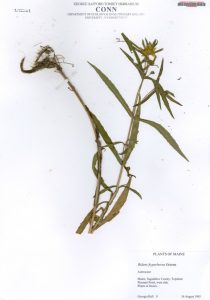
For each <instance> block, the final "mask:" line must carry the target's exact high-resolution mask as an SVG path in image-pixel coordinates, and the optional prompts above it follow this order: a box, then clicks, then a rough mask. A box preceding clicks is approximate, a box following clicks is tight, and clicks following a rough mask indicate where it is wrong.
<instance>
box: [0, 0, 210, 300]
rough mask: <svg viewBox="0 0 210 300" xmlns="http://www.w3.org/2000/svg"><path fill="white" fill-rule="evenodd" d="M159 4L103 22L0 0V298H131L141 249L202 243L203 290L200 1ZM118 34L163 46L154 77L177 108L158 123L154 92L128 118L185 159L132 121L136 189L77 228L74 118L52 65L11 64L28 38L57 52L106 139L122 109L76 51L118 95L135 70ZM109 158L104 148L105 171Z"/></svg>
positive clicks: (88, 196)
mask: <svg viewBox="0 0 210 300" xmlns="http://www.w3.org/2000/svg"><path fill="white" fill-rule="evenodd" d="M165 2H166V1H163V0H162V1H158V2H157V1H146V0H145V1H140V6H139V8H138V10H139V11H140V12H142V13H144V15H143V16H141V17H138V18H129V19H127V20H117V21H116V20H99V21H94V20H85V19H82V18H73V17H69V16H67V13H68V12H70V11H72V10H73V3H72V1H70V2H69V1H64V0H63V1H53V2H50V1H45V2H44V3H43V1H30V2H29V1H10V2H8V3H7V5H5V3H3V2H1V21H0V22H1V24H0V28H1V29H0V38H1V60H0V82H1V85H0V93H1V100H0V105H1V106H0V299H4V300H13V299H14V300H23V299H24V300H25V299H30V300H35V299H40V300H44V299H51V300H55V299H62V300H67V299H75V300H76V299H77V300H133V299H136V273H135V272H136V264H137V263H138V261H139V260H141V259H142V257H144V255H143V253H144V251H168V250H170V251H173V250H174V251H186V253H187V251H195V252H196V251H197V252H199V253H201V252H202V253H203V256H202V257H203V261H204V262H205V263H201V265H200V270H199V272H201V273H202V274H203V276H202V277H201V282H199V283H198V289H199V292H202V293H203V299H209V298H208V290H207V287H208V278H209V277H208V276H209V273H208V251H209V248H208V245H209V110H210V100H209V96H210V93H209V78H210V77H209V76H210V56H209V46H210V38H209V36H210V11H209V7H208V6H207V7H206V8H193V9H192V8H182V7H177V3H176V2H175V1H167V3H165ZM15 8H30V9H31V13H28V14H27V13H22V14H21V13H19V14H18V13H14V9H15ZM121 32H124V33H125V34H127V35H128V36H129V37H130V38H131V39H133V40H135V41H137V42H138V40H139V41H140V40H141V39H142V38H144V37H147V38H149V39H150V40H153V39H158V40H159V45H160V47H164V52H162V53H163V55H164V58H165V75H163V81H162V82H163V84H164V86H166V87H167V88H168V89H169V90H172V91H174V92H175V94H176V97H177V99H178V100H179V101H181V102H182V103H183V105H184V106H183V107H181V108H180V107H176V106H173V111H174V114H175V120H172V119H171V118H170V116H169V115H168V114H167V112H166V110H165V109H164V110H163V111H162V112H159V110H158V105H157V102H156V101H155V100H154V101H153V102H152V103H150V104H145V107H144V110H143V112H142V116H143V117H145V118H148V119H152V120H155V121H157V122H160V123H161V124H163V125H164V126H165V127H166V128H167V129H168V130H169V131H170V132H171V133H172V135H173V136H174V138H175V139H176V140H177V141H178V143H179V144H180V146H181V148H182V149H183V151H184V152H185V153H186V155H187V156H188V157H189V159H190V163H187V162H186V161H184V160H183V159H182V158H181V157H179V156H178V155H177V153H175V152H174V151H173V149H172V148H170V146H169V145H168V144H167V143H166V142H165V141H164V140H163V139H162V137H161V136H160V135H159V134H158V133H157V132H156V131H154V130H153V129H152V128H150V127H148V126H146V125H142V128H141V132H140V142H139V144H138V145H137V147H136V149H135V151H134V153H133V156H132V157H131V160H130V164H131V167H132V169H133V172H134V174H136V176H137V178H136V179H135V180H134V182H133V185H134V187H135V188H137V189H138V190H140V192H141V193H142V195H143V200H142V201H140V200H139V199H138V198H137V197H136V196H135V195H133V194H130V195H129V201H127V203H126V207H124V208H123V209H122V211H121V213H120V215H119V216H118V217H117V218H116V219H115V220H113V221H112V222H111V223H110V224H106V225H105V226H103V227H102V228H101V229H100V230H98V231H97V232H96V233H95V234H94V235H88V234H87V233H84V234H83V235H82V236H79V235H76V234H75V230H76V228H77V226H78V225H79V223H80V222H81V221H82V219H83V217H84V216H85V214H86V213H87V212H88V211H89V210H90V208H91V205H92V195H93V191H94V186H95V179H94V176H93V175H92V171H91V159H92V156H93V153H94V151H95V144H94V140H93V135H92V132H91V128H90V125H89V123H88V119H87V118H86V116H85V113H84V111H83V110H82V108H81V107H80V105H79V104H78V102H77V100H76V99H75V97H74V96H73V94H70V93H69V90H67V88H66V84H65V82H63V80H62V79H61V78H60V77H59V76H58V74H56V73H54V72H53V71H51V70H50V71H43V72H39V73H35V74H32V75H30V76H29V75H25V74H22V73H21V72H20V70H19V62H20V60H21V59H22V57H23V56H26V57H27V58H28V61H29V58H33V54H34V52H35V51H36V50H37V46H35V45H37V44H38V43H41V44H42V45H45V44H49V45H51V46H52V47H53V48H54V49H55V51H56V52H57V53H59V54H62V55H64V57H65V59H66V61H69V62H72V63H74V64H75V67H74V68H73V69H72V68H71V67H70V66H69V65H64V68H65V70H66V73H68V75H69V76H70V78H71V79H72V81H73V82H74V84H75V85H76V86H77V88H78V89H79V90H80V91H81V94H82V96H83V97H84V99H85V100H86V102H87V104H88V106H89V107H90V108H91V109H92V110H93V111H94V112H95V113H96V114H97V116H98V117H99V118H101V120H102V121H103V123H104V126H105V127H106V129H107V131H109V132H111V135H112V137H113V140H120V139H123V138H125V136H126V130H127V127H128V123H129V119H128V118H127V116H126V113H125V112H124V111H123V109H122V108H121V107H120V105H119V103H118V102H117V101H116V99H115V98H114V97H113V96H112V95H111V93H110V92H109V91H108V90H107V88H106V87H105V86H104V84H103V83H102V82H101V81H100V79H99V78H98V76H97V74H96V73H95V72H94V70H93V69H91V68H90V66H89V65H88V64H87V61H90V62H92V63H94V64H96V65H97V66H98V67H99V68H101V69H102V70H103V71H104V72H105V73H106V74H107V75H108V76H109V77H110V78H111V79H113V81H114V82H115V84H116V85H117V86H118V88H119V90H120V91H121V92H122V94H123V95H124V97H125V98H126V99H128V102H129V103H130V104H131V105H132V103H133V98H134V96H135V92H136V90H137V88H138V78H137V74H136V71H135V70H134V69H133V68H132V66H130V65H129V63H128V62H127V61H126V58H125V57H124V56H123V54H122V53H121V51H120V50H119V47H123V46H124V45H123V44H121V43H117V42H116V38H117V37H120V34H121ZM170 61H172V63H170ZM29 63H30V62H28V64H29ZM28 66H29V65H28ZM179 77H181V80H177V79H178V78H179ZM114 166H115V167H114ZM117 167H118V166H117V165H115V162H114V160H113V161H112V158H111V156H110V157H109V156H108V158H107V165H106V166H105V171H106V173H107V174H109V176H110V179H112V178H114V175H115V174H116V173H115V171H114V170H115V169H116V168H117ZM112 182H113V181H112ZM195 257H196V256H195ZM204 266H205V267H204ZM195 271H196V270H193V259H192V272H195ZM203 278H205V279H203ZM175 288H176V287H175Z"/></svg>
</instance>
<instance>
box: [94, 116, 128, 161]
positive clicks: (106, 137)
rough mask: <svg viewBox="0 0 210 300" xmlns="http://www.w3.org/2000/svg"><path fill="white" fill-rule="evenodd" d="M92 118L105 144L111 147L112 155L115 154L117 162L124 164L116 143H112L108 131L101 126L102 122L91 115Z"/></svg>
mask: <svg viewBox="0 0 210 300" xmlns="http://www.w3.org/2000/svg"><path fill="white" fill-rule="evenodd" d="M91 118H92V120H93V122H94V124H95V126H96V128H97V130H98V131H99V133H100V135H101V137H102V138H103V140H104V142H105V143H106V144H107V146H108V147H109V149H110V150H111V151H112V153H113V154H114V156H115V157H116V159H117V161H118V162H119V163H120V164H122V160H121V158H120V156H119V154H118V152H117V149H116V148H115V146H114V143H113V142H112V140H111V138H110V137H109V135H108V133H107V132H106V130H105V129H104V127H103V125H102V124H101V122H100V121H99V120H98V118H97V117H96V116H95V115H94V114H93V113H91Z"/></svg>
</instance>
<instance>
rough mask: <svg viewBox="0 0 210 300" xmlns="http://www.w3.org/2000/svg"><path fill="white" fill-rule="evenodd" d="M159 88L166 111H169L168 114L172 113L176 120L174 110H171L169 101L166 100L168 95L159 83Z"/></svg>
mask: <svg viewBox="0 0 210 300" xmlns="http://www.w3.org/2000/svg"><path fill="white" fill-rule="evenodd" d="M157 87H158V91H159V93H160V96H161V98H162V100H163V103H164V105H165V107H166V109H167V110H168V112H169V113H170V115H171V116H172V118H174V115H173V113H172V110H171V108H170V105H169V102H168V100H167V98H166V93H165V91H164V89H163V87H162V86H161V85H160V84H159V83H158V85H157Z"/></svg>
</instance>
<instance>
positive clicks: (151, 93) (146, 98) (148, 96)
mask: <svg viewBox="0 0 210 300" xmlns="http://www.w3.org/2000/svg"><path fill="white" fill-rule="evenodd" d="M154 93H155V89H153V90H151V91H150V92H149V93H148V94H147V95H146V96H145V97H144V98H143V99H142V101H141V105H142V104H143V103H144V102H146V101H147V100H149V99H150V98H151V97H152V96H153V95H154ZM137 105H138V104H137Z"/></svg>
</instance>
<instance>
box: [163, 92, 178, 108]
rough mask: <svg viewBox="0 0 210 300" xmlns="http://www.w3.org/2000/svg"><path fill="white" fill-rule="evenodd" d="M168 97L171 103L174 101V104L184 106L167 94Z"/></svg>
mask: <svg viewBox="0 0 210 300" xmlns="http://www.w3.org/2000/svg"><path fill="white" fill-rule="evenodd" d="M165 92H166V91H165ZM166 97H167V98H168V99H169V100H170V101H172V102H174V103H176V104H178V105H180V106H182V104H181V103H180V102H178V101H176V100H175V99H174V98H173V97H171V96H170V95H168V94H167V95H166Z"/></svg>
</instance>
